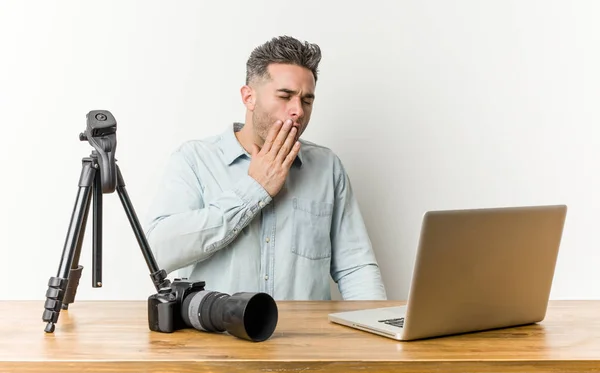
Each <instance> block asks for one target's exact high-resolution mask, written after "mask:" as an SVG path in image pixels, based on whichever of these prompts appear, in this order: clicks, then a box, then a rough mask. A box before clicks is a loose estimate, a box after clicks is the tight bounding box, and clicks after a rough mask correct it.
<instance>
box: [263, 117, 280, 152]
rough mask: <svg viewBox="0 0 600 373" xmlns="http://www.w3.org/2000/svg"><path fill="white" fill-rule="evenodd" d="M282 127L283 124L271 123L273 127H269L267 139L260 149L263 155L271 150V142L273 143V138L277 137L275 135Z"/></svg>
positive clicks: (278, 122)
mask: <svg viewBox="0 0 600 373" xmlns="http://www.w3.org/2000/svg"><path fill="white" fill-rule="evenodd" d="M282 125H283V122H282V121H280V120H278V121H276V122H275V123H273V125H272V126H271V129H269V133H268V134H267V138H266V139H265V143H264V145H263V147H262V150H263V151H264V152H265V153H266V152H268V151H269V150H271V146H272V145H273V141H275V137H277V134H278V133H279V130H280V129H281V126H282Z"/></svg>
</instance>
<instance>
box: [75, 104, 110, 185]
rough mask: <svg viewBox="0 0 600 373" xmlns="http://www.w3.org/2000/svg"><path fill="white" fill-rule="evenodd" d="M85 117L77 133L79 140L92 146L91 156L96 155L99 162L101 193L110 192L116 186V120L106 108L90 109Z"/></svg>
mask: <svg viewBox="0 0 600 373" xmlns="http://www.w3.org/2000/svg"><path fill="white" fill-rule="evenodd" d="M86 118H87V126H86V129H85V132H82V133H80V134H79V140H80V141H87V142H89V143H90V145H92V146H93V147H94V149H95V152H92V157H97V158H98V163H99V164H100V176H101V184H102V193H112V192H114V191H115V188H116V186H117V166H116V164H115V151H116V149H117V120H116V119H115V117H114V116H113V115H112V114H111V113H110V111H108V110H92V111H90V112H89V113H87V115H86Z"/></svg>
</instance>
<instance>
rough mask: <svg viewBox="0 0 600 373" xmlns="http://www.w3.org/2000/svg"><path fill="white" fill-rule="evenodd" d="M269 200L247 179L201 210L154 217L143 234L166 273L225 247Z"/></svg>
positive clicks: (262, 191)
mask: <svg viewBox="0 0 600 373" xmlns="http://www.w3.org/2000/svg"><path fill="white" fill-rule="evenodd" d="M269 201H270V197H269V195H268V194H267V193H266V192H265V190H264V189H263V188H262V187H261V186H260V185H259V184H258V183H257V182H256V181H255V180H254V179H252V178H250V177H249V176H247V177H244V178H242V179H241V180H240V181H238V183H237V184H236V185H235V186H234V187H233V188H231V189H230V190H228V191H225V192H223V193H222V195H221V196H220V197H219V198H217V199H215V200H212V201H206V202H205V203H204V205H203V207H201V208H197V209H191V210H187V211H183V212H177V213H172V214H162V216H160V217H158V218H156V219H155V220H154V221H153V222H152V223H151V225H150V227H149V229H148V231H147V237H148V242H149V244H150V246H151V247H152V250H153V252H154V255H155V257H156V260H157V262H158V264H159V266H160V267H161V268H163V269H165V270H166V271H167V273H169V272H172V271H174V270H177V269H180V268H183V267H186V266H188V265H191V264H194V263H196V262H199V261H203V260H206V259H207V258H209V257H210V256H211V255H212V254H214V253H215V252H216V251H218V250H220V249H222V248H224V247H225V246H227V245H228V244H229V243H230V242H231V241H233V240H234V239H235V238H236V237H237V235H238V234H239V232H240V231H241V230H242V229H243V228H244V227H245V226H246V225H248V223H249V222H250V221H251V220H252V219H253V218H254V217H255V216H256V214H257V213H258V212H259V211H260V209H261V207H262V205H263V204H262V203H261V202H263V203H268V202H269Z"/></svg>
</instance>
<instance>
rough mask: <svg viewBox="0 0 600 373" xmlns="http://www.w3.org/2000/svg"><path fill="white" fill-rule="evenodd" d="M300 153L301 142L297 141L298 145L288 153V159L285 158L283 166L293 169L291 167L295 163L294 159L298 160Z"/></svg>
mask: <svg viewBox="0 0 600 373" xmlns="http://www.w3.org/2000/svg"><path fill="white" fill-rule="evenodd" d="M299 151H300V141H296V143H295V144H294V146H293V147H292V151H290V152H289V153H288V155H287V157H285V160H284V161H283V165H284V166H285V167H286V168H290V167H291V165H292V163H293V162H294V159H296V156H297V155H298V152H299Z"/></svg>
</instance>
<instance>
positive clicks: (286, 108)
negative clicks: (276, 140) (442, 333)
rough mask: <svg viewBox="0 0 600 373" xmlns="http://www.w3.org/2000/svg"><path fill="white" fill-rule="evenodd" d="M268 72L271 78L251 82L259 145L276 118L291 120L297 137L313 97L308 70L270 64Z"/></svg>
mask: <svg viewBox="0 0 600 373" xmlns="http://www.w3.org/2000/svg"><path fill="white" fill-rule="evenodd" d="M268 71H269V75H270V77H271V78H270V79H266V80H263V81H261V82H259V83H258V84H255V85H254V91H255V95H256V96H255V98H256V101H255V105H254V108H253V110H252V123H253V128H254V133H255V135H256V140H257V141H260V144H258V145H259V146H262V144H263V143H264V140H265V138H266V137H267V133H268V132H269V129H270V128H271V126H272V125H273V123H275V121H276V120H281V121H282V122H285V120H286V119H292V121H293V125H294V126H295V127H296V128H297V130H298V133H297V138H299V137H300V135H302V133H303V132H304V130H305V129H306V127H307V125H308V122H309V120H310V115H311V112H312V105H313V101H314V97H315V79H314V76H313V74H312V72H311V71H310V70H309V69H307V68H304V67H300V66H296V65H288V64H271V65H269V67H268Z"/></svg>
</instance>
